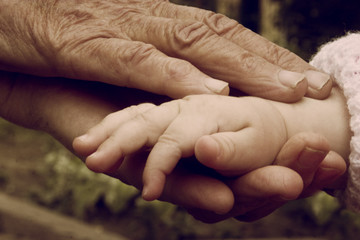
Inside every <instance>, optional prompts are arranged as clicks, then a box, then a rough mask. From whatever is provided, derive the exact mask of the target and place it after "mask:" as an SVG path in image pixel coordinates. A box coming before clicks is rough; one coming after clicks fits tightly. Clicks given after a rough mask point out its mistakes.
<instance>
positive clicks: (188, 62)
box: [0, 0, 332, 102]
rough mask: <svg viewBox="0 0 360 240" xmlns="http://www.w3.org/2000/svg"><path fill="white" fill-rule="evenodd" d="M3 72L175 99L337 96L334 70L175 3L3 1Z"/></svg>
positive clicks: (134, 0)
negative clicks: (235, 94)
mask: <svg viewBox="0 0 360 240" xmlns="http://www.w3.org/2000/svg"><path fill="white" fill-rule="evenodd" d="M0 29H1V31H0V69H2V70H7V71H14V72H24V73H30V74H35V75H41V76H61V77H67V78H73V79H83V80H91V81H101V82H105V83H109V84H114V85H119V86H126V87H132V88H138V89H142V90H146V91H150V92H154V93H158V94H163V95H168V96H170V97H173V98H179V97H183V96H185V95H188V94H196V93H216V94H228V91H229V88H228V85H227V83H229V84H230V86H231V87H234V88H237V89H239V90H241V91H243V92H246V93H248V94H250V95H255V96H260V97H265V98H270V99H273V100H280V101H285V102H292V101H296V100H299V99H300V98H301V97H302V96H303V95H304V94H305V93H307V95H308V96H310V97H314V98H325V97H326V96H328V94H329V92H330V89H331V86H332V83H331V80H330V79H329V76H328V75H326V74H324V73H321V72H318V71H316V70H315V69H314V68H312V67H311V66H310V65H309V64H308V63H306V62H305V61H303V60H302V59H300V58H299V57H297V56H296V55H294V54H292V53H290V52H289V51H287V50H285V49H283V48H281V47H279V46H277V45H275V44H273V43H271V42H269V41H267V40H266V39H264V38H262V37H261V36H259V35H257V34H255V33H253V32H251V31H250V30H248V29H246V28H245V27H243V26H241V25H240V24H238V23H237V22H236V21H234V20H230V19H228V18H227V17H225V16H223V15H220V14H215V13H213V12H209V11H205V10H201V9H197V8H192V7H186V6H179V5H175V4H172V3H169V2H168V1H166V0H111V1H103V0H77V1H73V0H62V1H57V0H32V1H26V0H11V1H10V0H0Z"/></svg>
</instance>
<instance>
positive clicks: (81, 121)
mask: <svg viewBox="0 0 360 240" xmlns="http://www.w3.org/2000/svg"><path fill="white" fill-rule="evenodd" d="M149 100H151V101H155V102H156V101H160V102H161V101H163V98H162V97H160V96H157V95H152V94H148V93H143V92H140V91H137V90H133V89H126V88H117V87H114V86H108V85H104V84H99V83H92V82H82V81H72V80H69V79H56V78H40V77H34V76H29V75H22V74H15V73H7V72H0V116H1V117H3V118H5V119H7V120H9V121H11V122H13V123H16V124H18V125H21V126H24V127H27V128H32V129H37V130H42V131H45V132H48V133H49V134H50V135H52V136H53V137H55V138H56V139H58V140H59V141H60V142H61V143H62V144H64V145H65V146H66V147H68V148H70V149H71V144H72V141H73V139H74V138H75V137H76V136H79V135H81V134H83V133H85V132H86V131H87V130H88V129H89V128H91V127H93V126H94V125H95V124H97V123H98V122H100V121H101V120H102V119H103V118H104V117H105V116H106V115H108V114H109V113H111V112H114V111H117V110H119V109H122V108H124V107H127V106H129V105H132V104H137V103H141V102H145V101H149Z"/></svg>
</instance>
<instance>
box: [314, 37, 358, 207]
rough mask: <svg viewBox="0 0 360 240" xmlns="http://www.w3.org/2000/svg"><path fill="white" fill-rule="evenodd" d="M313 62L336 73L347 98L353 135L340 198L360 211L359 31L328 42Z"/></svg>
mask: <svg viewBox="0 0 360 240" xmlns="http://www.w3.org/2000/svg"><path fill="white" fill-rule="evenodd" d="M310 63H311V64H312V65H313V66H315V67H317V68H318V69H321V70H323V71H325V72H326V73H329V74H330V75H333V76H334V78H335V81H336V83H337V84H338V85H339V87H340V88H341V89H342V90H343V91H344V95H345V97H346V99H347V105H348V110H349V113H350V116H351V117H350V127H351V130H352V132H353V136H352V138H351V141H350V148H351V153H350V157H349V162H350V166H349V179H348V184H347V188H346V190H345V191H344V192H343V193H342V196H341V198H342V200H343V201H344V203H345V204H346V206H347V207H348V208H350V209H352V210H354V211H357V212H360V33H352V34H348V35H346V36H344V37H342V38H339V39H336V40H334V41H332V42H329V43H327V44H325V45H324V46H322V47H321V49H320V51H319V52H318V53H317V54H316V55H315V56H314V57H313V59H312V61H311V62H310Z"/></svg>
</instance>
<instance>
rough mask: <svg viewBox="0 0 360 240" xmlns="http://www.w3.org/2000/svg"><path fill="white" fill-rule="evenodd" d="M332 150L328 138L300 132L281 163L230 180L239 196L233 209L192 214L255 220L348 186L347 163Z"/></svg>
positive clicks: (282, 153) (207, 219)
mask: <svg viewBox="0 0 360 240" xmlns="http://www.w3.org/2000/svg"><path fill="white" fill-rule="evenodd" d="M329 149H330V147H329V144H328V142H327V140H326V139H325V138H324V137H322V136H320V135H318V134H314V133H299V134H297V135H295V136H293V137H292V138H290V139H289V140H288V141H287V143H286V144H285V145H284V146H283V148H282V149H281V151H280V153H279V154H278V157H277V159H276V161H275V164H277V165H273V166H266V167H263V168H259V169H256V170H254V171H252V172H249V173H248V174H246V175H243V176H241V177H239V178H237V179H235V180H231V181H229V182H228V185H229V187H230V188H231V190H232V191H233V193H234V196H235V200H234V201H235V203H234V207H233V208H232V210H231V211H230V212H228V213H227V214H223V215H221V214H215V213H213V212H211V211H208V210H207V211H206V210H201V209H199V208H195V209H192V210H190V213H191V214H192V215H193V216H194V217H195V218H197V219H199V220H202V221H204V222H218V221H221V220H224V219H227V218H230V217H235V218H236V219H238V220H240V221H254V220H257V219H260V218H262V217H265V216H266V215H268V214H270V213H272V212H273V211H274V210H276V209H278V208H279V207H281V206H282V205H284V204H285V203H286V202H288V201H291V200H295V199H298V198H303V197H308V196H311V195H313V194H314V193H316V192H318V191H319V190H322V189H324V188H329V189H341V188H344V187H345V181H344V180H345V179H344V178H346V176H345V174H344V172H345V171H346V163H345V161H344V159H343V158H342V157H341V156H340V155H338V154H337V153H335V152H332V151H330V152H329ZM264 186H266V187H264Z"/></svg>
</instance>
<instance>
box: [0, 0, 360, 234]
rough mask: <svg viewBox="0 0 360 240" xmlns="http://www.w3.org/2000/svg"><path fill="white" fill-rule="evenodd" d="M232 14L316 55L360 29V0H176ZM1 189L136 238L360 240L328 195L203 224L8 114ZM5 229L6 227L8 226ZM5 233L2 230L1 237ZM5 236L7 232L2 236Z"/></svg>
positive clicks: (0, 152)
mask: <svg viewBox="0 0 360 240" xmlns="http://www.w3.org/2000/svg"><path fill="white" fill-rule="evenodd" d="M173 2H174V3H177V4H184V5H191V6H195V7H200V8H204V9H209V10H212V11H215V12H218V13H222V14H225V15H227V16H229V17H230V18H233V19H236V20H238V21H239V22H240V23H241V24H243V25H244V26H245V27H247V28H250V29H252V30H253V31H255V32H257V33H259V34H261V35H263V36H265V37H266V38H268V39H270V40H271V41H273V42H275V43H277V44H279V45H281V46H283V47H285V48H288V49H290V50H291V51H293V52H295V53H297V54H298V55H300V56H301V57H302V58H304V59H305V60H309V59H310V58H311V56H312V54H314V53H315V52H316V50H317V49H318V47H319V46H320V45H321V44H322V43H325V42H327V41H329V40H331V39H333V38H334V37H338V36H342V35H344V34H345V33H347V32H349V31H357V30H358V29H360V14H359V10H360V3H359V1H346V0H342V1H338V0H326V1H325V0H318V1H316V0H302V1H297V0H283V1H280V0H194V1H190V0H189V1H188V0H173ZM0 190H1V191H2V193H6V194H8V195H11V196H15V197H17V198H21V199H24V200H26V201H29V202H32V203H35V204H38V205H40V206H44V207H46V208H49V209H51V210H52V211H55V212H59V213H61V214H65V215H67V216H71V217H73V218H76V219H79V220H80V221H83V222H86V223H91V224H96V225H98V226H101V228H103V229H106V230H108V231H111V232H115V233H117V234H120V235H123V236H126V237H128V238H129V239H135V240H142V239H144V240H145V239H146V240H152V239H156V240H157V239H167V240H180V239H246V238H289V239H291V238H302V239H305V238H310V237H311V238H312V239H315V238H316V239H339V240H340V239H358V236H359V235H358V234H359V233H360V217H359V216H357V215H355V214H353V213H351V212H348V211H346V210H343V209H341V208H340V206H339V204H338V202H337V201H336V200H335V199H333V198H332V197H329V196H328V195H326V194H323V193H322V194H318V195H316V196H314V197H312V198H309V199H305V200H299V201H296V202H292V203H290V204H287V205H286V206H284V207H283V208H281V209H280V210H278V211H276V212H275V213H273V214H272V215H270V216H268V217H266V218H264V219H262V220H259V221H256V222H254V223H241V222H238V221H235V220H231V219H230V220H227V221H224V222H221V223H217V224H212V225H208V224H203V223H201V222H198V221H196V220H194V219H193V218H192V217H191V216H189V215H188V214H187V213H186V212H185V211H184V210H183V209H181V208H178V207H176V206H173V205H170V204H166V203H161V202H156V201H155V202H153V203H148V202H144V201H142V200H141V199H140V198H139V194H138V192H137V191H136V190H135V189H133V188H131V187H128V186H125V185H123V184H121V183H120V182H119V181H117V180H114V179H111V178H108V177H106V176H104V175H101V174H95V173H92V172H90V171H88V170H87V169H86V167H85V166H84V165H83V164H82V163H81V162H80V160H78V159H77V158H76V157H74V156H73V155H72V154H70V153H69V152H68V151H67V150H66V149H64V148H63V147H62V146H61V145H59V144H58V143H57V142H56V141H55V140H53V139H52V138H51V137H49V136H48V135H46V134H43V133H39V132H34V131H31V130H25V129H22V128H19V127H17V126H15V125H12V124H10V123H8V122H6V121H4V120H1V119H0ZM1 221H3V220H1V214H0V234H1V233H2V231H3V232H4V231H6V229H4V228H2V227H1V226H2V225H1ZM0 236H1V235H0ZM0 239H1V237H0Z"/></svg>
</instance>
